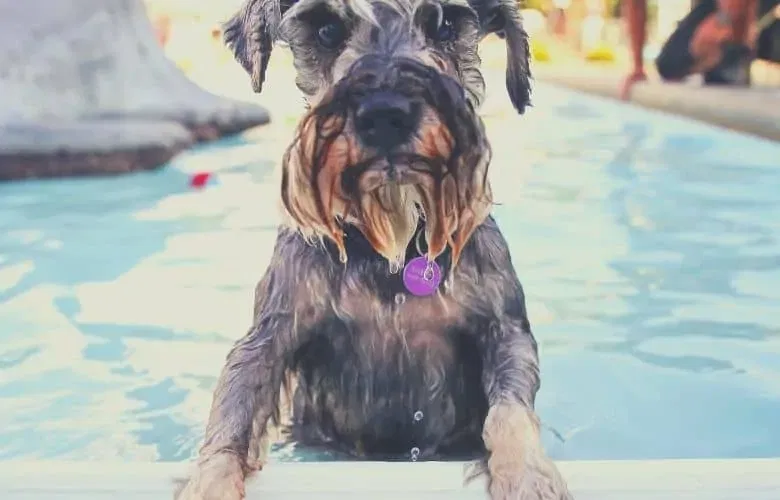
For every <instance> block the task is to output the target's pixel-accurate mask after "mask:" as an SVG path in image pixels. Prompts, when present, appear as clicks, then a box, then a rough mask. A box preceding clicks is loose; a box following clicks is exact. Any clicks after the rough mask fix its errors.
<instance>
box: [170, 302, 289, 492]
mask: <svg viewBox="0 0 780 500" xmlns="http://www.w3.org/2000/svg"><path fill="white" fill-rule="evenodd" d="M291 327H292V318H290V317H288V315H286V314H273V315H267V316H264V317H261V318H260V319H259V320H258V321H257V323H256V324H255V326H254V327H253V328H252V329H251V330H250V331H249V333H248V334H247V335H246V336H245V337H244V338H242V339H241V340H239V341H238V342H237V343H236V344H235V346H234V347H233V349H232V350H231V351H230V353H229V354H228V356H227V361H226V363H225V366H224V368H223V369H222V373H221V375H220V378H219V382H218V383H217V388H216V390H215V392H214V399H213V402H212V405H211V413H210V415H209V421H208V425H207V427H206V436H205V440H204V443H203V446H202V447H201V449H200V455H199V457H198V460H197V463H196V466H195V470H194V472H193V474H192V476H191V477H190V478H189V480H188V482H187V484H186V485H185V486H184V488H183V490H182V491H181V492H180V493H179V494H178V495H176V498H177V499H178V500H240V499H242V498H244V478H245V477H246V476H247V474H249V473H250V472H252V471H253V470H255V469H257V468H258V466H259V464H256V463H252V461H250V455H253V454H254V453H251V450H250V448H251V447H252V446H256V445H257V443H255V442H253V441H257V440H261V441H265V440H264V439H263V437H264V436H263V434H264V433H265V426H266V424H267V422H268V419H269V418H270V417H271V415H272V413H273V412H274V411H275V410H276V408H277V404H278V394H279V390H280V387H281V382H282V376H283V373H284V365H283V362H282V359H283V358H284V354H285V353H284V352H280V351H284V350H286V346H285V345H284V343H283V342H282V341H281V339H282V338H284V339H289V338H290V335H289V334H287V333H288V332H290V331H291V330H290V328H291Z"/></svg>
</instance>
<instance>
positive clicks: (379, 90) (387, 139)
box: [337, 54, 463, 155]
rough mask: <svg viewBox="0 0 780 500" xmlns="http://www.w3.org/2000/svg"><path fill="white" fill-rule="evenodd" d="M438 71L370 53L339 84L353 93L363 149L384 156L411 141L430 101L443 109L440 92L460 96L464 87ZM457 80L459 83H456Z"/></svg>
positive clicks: (355, 122)
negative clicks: (445, 80) (450, 80)
mask: <svg viewBox="0 0 780 500" xmlns="http://www.w3.org/2000/svg"><path fill="white" fill-rule="evenodd" d="M445 78H447V77H444V75H441V74H440V73H439V71H437V70H436V69H434V68H432V67H430V66H427V65H425V64H423V63H421V62H419V61H417V60H415V59H412V58H408V57H386V56H379V55H373V54H371V55H366V56H363V57H361V58H360V59H358V60H357V61H355V63H354V64H353V65H352V67H351V68H350V69H349V70H348V72H347V74H346V76H345V77H344V78H343V79H342V80H341V81H340V82H339V84H338V90H337V94H341V95H344V96H346V97H347V101H348V102H349V107H350V112H351V115H352V123H353V128H354V133H355V136H356V137H357V139H358V140H359V141H360V144H361V145H362V146H363V147H366V148H370V149H373V150H375V151H376V152H377V153H379V154H380V155H383V154H390V153H392V152H394V151H396V150H398V149H399V148H401V147H403V146H404V145H406V144H408V143H409V141H410V140H411V139H412V137H413V136H414V134H415V133H416V132H417V130H418V129H419V127H420V119H421V116H422V109H423V106H424V105H426V104H427V105H429V106H431V107H433V108H437V107H438V106H437V102H436V101H438V100H440V99H441V98H440V97H438V96H436V94H437V93H438V94H440V93H442V92H443V93H452V92H454V93H455V94H456V95H455V96H450V98H449V100H459V98H460V97H461V96H462V95H463V90H462V89H461V88H460V86H458V85H457V84H454V86H453V84H448V83H447V82H443V80H444V79H445ZM453 83H454V82H453Z"/></svg>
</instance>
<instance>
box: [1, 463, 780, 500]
mask: <svg viewBox="0 0 780 500" xmlns="http://www.w3.org/2000/svg"><path fill="white" fill-rule="evenodd" d="M559 466H560V468H561V470H562V472H563V474H564V475H565V476H566V479H567V480H568V482H569V485H570V487H571V489H572V494H573V495H574V498H576V499H577V500H777V499H778V498H780V460H778V459H774V460H758V459H757V460H664V461H605V462H602V461H593V462H591V461H585V462H560V463H559ZM463 470H464V464H462V463H458V462H449V463H446V462H422V463H380V462H320V463H317V462H304V463H289V462H288V463H271V464H269V465H268V466H267V467H266V470H265V471H263V472H261V473H260V474H258V475H257V476H256V477H255V478H254V479H252V480H250V482H249V483H248V488H247V500H259V499H263V500H281V499H285V500H315V499H333V500H335V499H365V498H371V499H372V500H389V499H394V500H395V499H405V500H417V499H420V500H427V499H440V500H445V499H446V500H456V499H462V500H466V499H484V498H486V495H485V493H484V487H485V485H484V482H483V481H474V482H472V483H470V484H469V485H468V486H464V485H463ZM185 473H186V465H185V464H173V463H124V464H123V463H101V462H95V463H93V462H83V463H74V462H4V463H3V466H2V467H0V497H1V498H3V500H22V499H24V500H33V499H36V500H37V499H41V500H48V499H57V500H71V499H72V500H75V499H79V500H98V499H106V500H107V499H111V500H141V499H153V498H154V499H157V498H160V499H163V498H171V492H172V485H173V481H174V479H175V478H180V477H182V476H183V475H184V474H185Z"/></svg>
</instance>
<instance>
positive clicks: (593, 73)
mask: <svg viewBox="0 0 780 500" xmlns="http://www.w3.org/2000/svg"><path fill="white" fill-rule="evenodd" d="M488 50H492V47H490V48H489V49H488ZM556 55H558V56H560V55H561V54H560V53H558V54H556ZM562 59H563V60H561V58H559V59H556V61H559V62H550V63H541V62H540V63H536V64H534V77H535V79H536V80H537V81H540V82H546V83H551V84H554V85H558V86H561V87H566V88H569V89H573V90H578V91H581V92H586V93H588V94H592V95H597V96H601V97H607V98H612V99H619V92H620V87H621V84H622V81H623V79H624V78H625V75H626V74H628V70H627V68H628V66H627V64H626V63H625V61H622V60H620V58H618V60H617V61H616V62H615V63H586V62H584V61H581V60H578V59H574V58H573V57H572V56H571V55H563V57H562ZM647 70H648V73H650V74H649V77H648V80H647V81H645V82H640V83H638V84H637V85H635V86H634V88H633V89H632V92H631V96H630V98H629V101H630V102H631V103H633V104H636V105H639V106H643V107H646V108H650V109H655V110H659V111H663V112H667V113H671V114H674V115H679V116H684V117H688V118H693V119H695V120H699V121H702V122H705V123H709V124H712V125H717V126H720V127H724V128H727V129H731V130H735V131H738V132H743V133H748V134H752V135H756V136H759V137H763V138H766V139H770V140H774V141H780V88H778V87H773V86H762V85H756V86H753V87H750V88H735V87H713V86H707V87H705V86H702V85H700V84H699V83H698V82H696V81H691V82H687V83H664V82H661V80H660V79H659V78H658V76H657V75H655V74H653V73H652V63H648V64H647ZM772 71H775V68H772Z"/></svg>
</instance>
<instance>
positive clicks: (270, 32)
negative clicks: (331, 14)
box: [222, 0, 295, 93]
mask: <svg viewBox="0 0 780 500" xmlns="http://www.w3.org/2000/svg"><path fill="white" fill-rule="evenodd" d="M293 3H295V0H281V1H280V0H246V3H244V5H243V6H242V7H241V10H239V11H238V12H237V13H236V14H235V15H234V16H233V17H232V18H230V20H229V21H227V22H226V23H225V24H224V25H223V26H222V37H223V39H224V42H225V45H227V46H228V48H229V49H230V50H231V51H232V52H233V56H234V57H235V58H236V61H238V62H239V64H241V66H242V67H243V68H244V69H245V70H246V72H247V73H249V75H250V77H251V78H252V90H254V91H255V92H257V93H259V92H260V91H261V90H262V89H263V82H265V71H266V69H267V68H268V61H270V60H271V50H272V49H273V45H274V42H275V41H276V38H277V36H278V34H277V29H278V27H279V23H280V21H281V18H282V15H283V14H284V12H285V11H287V9H289V8H290V6H292V4H293Z"/></svg>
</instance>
